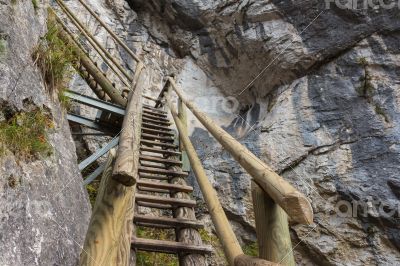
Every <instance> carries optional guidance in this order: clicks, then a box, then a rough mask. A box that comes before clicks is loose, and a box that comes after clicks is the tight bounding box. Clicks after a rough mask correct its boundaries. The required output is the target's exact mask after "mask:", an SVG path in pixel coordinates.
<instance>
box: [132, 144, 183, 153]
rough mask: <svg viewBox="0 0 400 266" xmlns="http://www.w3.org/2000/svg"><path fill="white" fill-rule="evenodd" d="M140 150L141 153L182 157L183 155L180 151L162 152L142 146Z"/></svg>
mask: <svg viewBox="0 0 400 266" xmlns="http://www.w3.org/2000/svg"><path fill="white" fill-rule="evenodd" d="M140 150H141V151H147V152H153V153H162V154H170V155H181V153H180V152H179V151H172V150H162V149H156V148H150V147H145V146H141V147H140Z"/></svg>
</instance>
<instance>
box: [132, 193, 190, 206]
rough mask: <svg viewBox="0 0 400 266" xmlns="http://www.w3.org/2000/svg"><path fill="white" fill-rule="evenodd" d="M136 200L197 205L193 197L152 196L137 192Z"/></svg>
mask: <svg viewBox="0 0 400 266" xmlns="http://www.w3.org/2000/svg"><path fill="white" fill-rule="evenodd" d="M135 201H136V202H149V203H158V204H167V205H172V206H177V207H188V208H193V207H196V201H195V200H191V199H178V198H169V197H168V198H167V197H161V196H152V195H146V194H136V196H135Z"/></svg>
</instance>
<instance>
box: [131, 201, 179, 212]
mask: <svg viewBox="0 0 400 266" xmlns="http://www.w3.org/2000/svg"><path fill="white" fill-rule="evenodd" d="M136 205H138V206H141V207H146V208H153V209H159V210H164V209H165V210H171V209H173V208H174V207H173V206H172V205H168V204H158V203H150V202H144V201H137V202H136Z"/></svg>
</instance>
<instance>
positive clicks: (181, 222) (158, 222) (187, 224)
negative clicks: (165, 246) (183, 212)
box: [133, 215, 204, 229]
mask: <svg viewBox="0 0 400 266" xmlns="http://www.w3.org/2000/svg"><path fill="white" fill-rule="evenodd" d="M133 222H135V223H138V224H137V225H142V226H150V227H160V228H194V229H201V228H204V224H203V223H201V222H200V221H197V220H188V219H178V218H168V217H159V216H148V215H146V216H145V215H135V217H134V219H133Z"/></svg>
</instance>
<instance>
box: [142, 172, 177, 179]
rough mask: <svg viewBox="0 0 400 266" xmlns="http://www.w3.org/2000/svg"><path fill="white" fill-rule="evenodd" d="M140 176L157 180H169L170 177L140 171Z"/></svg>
mask: <svg viewBox="0 0 400 266" xmlns="http://www.w3.org/2000/svg"><path fill="white" fill-rule="evenodd" d="M139 177H140V178H146V179H155V180H169V179H170V178H169V177H168V176H165V175H151V174H144V173H139Z"/></svg>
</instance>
